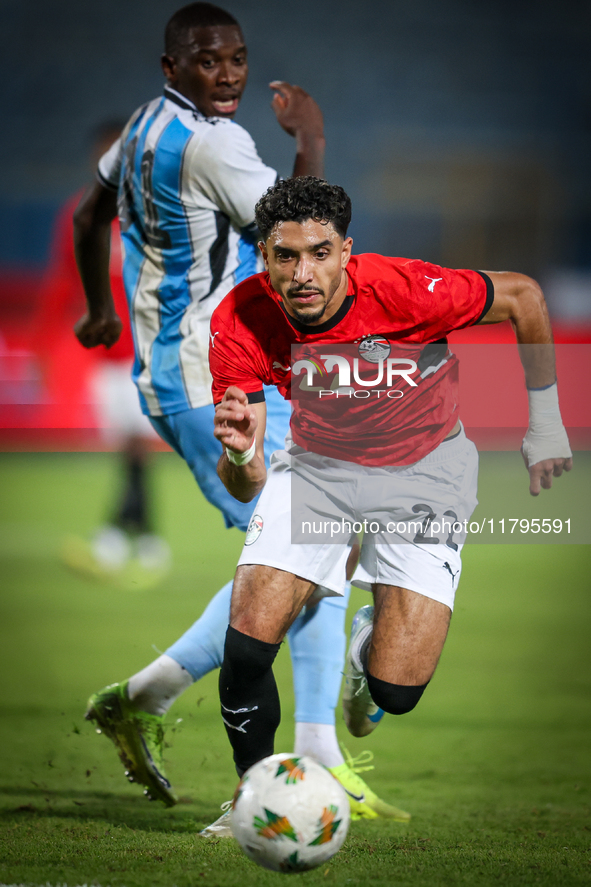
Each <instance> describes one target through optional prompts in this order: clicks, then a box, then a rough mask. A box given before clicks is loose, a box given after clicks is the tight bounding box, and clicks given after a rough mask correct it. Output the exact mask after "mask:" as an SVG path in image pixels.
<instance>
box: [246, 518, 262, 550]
mask: <svg viewBox="0 0 591 887" xmlns="http://www.w3.org/2000/svg"><path fill="white" fill-rule="evenodd" d="M262 532H263V519H262V517H261V516H260V514H253V516H252V517H251V519H250V523H249V525H248V529H247V531H246V538H245V540H244V544H245V545H252V544H253V543H254V542H256V541H257V539H258V538H259V536H260V535H261V533H262Z"/></svg>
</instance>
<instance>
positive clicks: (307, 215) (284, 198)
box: [254, 176, 351, 240]
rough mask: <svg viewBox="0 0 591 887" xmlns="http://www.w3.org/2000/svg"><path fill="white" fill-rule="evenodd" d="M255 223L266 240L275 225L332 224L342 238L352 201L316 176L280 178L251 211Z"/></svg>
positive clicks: (349, 215) (349, 216)
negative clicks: (295, 223)
mask: <svg viewBox="0 0 591 887" xmlns="http://www.w3.org/2000/svg"><path fill="white" fill-rule="evenodd" d="M254 216H255V222H256V224H257V227H258V229H259V231H260V233H261V237H262V238H263V240H267V238H268V237H269V235H270V234H271V231H272V230H273V228H274V227H275V225H276V224H277V223H278V222H305V221H306V219H313V220H314V221H315V222H332V224H333V225H334V227H335V228H336V230H337V231H338V233H339V234H340V236H341V237H343V238H345V237H346V236H347V228H348V227H349V222H350V221H351V199H350V197H349V195H348V194H346V193H345V191H344V190H343V189H342V188H341V187H340V186H339V185H329V184H328V182H326V181H325V180H324V179H318V178H316V177H315V176H298V177H297V178H292V179H281V180H280V181H278V182H276V183H275V184H274V185H273V186H272V187H271V188H269V189H268V190H267V191H266V192H265V193H264V194H263V196H262V197H261V199H260V200H259V202H258V203H257V205H256V207H255V210H254Z"/></svg>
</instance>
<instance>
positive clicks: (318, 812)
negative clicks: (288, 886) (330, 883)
mask: <svg viewBox="0 0 591 887" xmlns="http://www.w3.org/2000/svg"><path fill="white" fill-rule="evenodd" d="M349 819H350V813H349V800H348V798H347V794H346V792H345V790H344V788H343V786H342V785H341V784H340V782H338V780H336V779H335V777H334V776H333V775H332V773H330V771H329V770H327V769H326V767H323V766H322V764H318V763H317V762H316V761H314V760H313V759H312V758H309V757H306V756H304V757H301V758H298V757H296V756H295V755H293V754H278V755H271V756H270V757H268V758H263V760H262V761H259V762H258V763H257V764H255V765H254V766H253V767H251V768H250V770H247V772H246V773H245V774H244V776H243V777H242V779H241V780H240V783H239V785H238V788H237V789H236V794H235V795H234V801H233V803H232V817H231V821H232V831H233V832H234V837H235V838H236V840H237V841H238V843H239V844H240V846H241V847H242V849H243V850H244V852H245V853H246V855H247V856H248V857H249V858H250V859H252V860H253V861H254V862H257V863H258V864H259V865H262V866H264V867H265V868H267V869H271V870H272V871H274V872H305V871H307V870H308V869H313V868H316V866H317V865H322V863H323V862H327V861H328V860H329V859H330V858H331V857H332V856H334V854H335V853H336V852H337V850H340V848H341V846H342V844H343V841H344V840H345V838H346V836H347V829H348V828H349Z"/></svg>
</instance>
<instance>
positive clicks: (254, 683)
mask: <svg viewBox="0 0 591 887" xmlns="http://www.w3.org/2000/svg"><path fill="white" fill-rule="evenodd" d="M280 646H281V645H280V644H267V643H265V641H259V640H257V639H256V638H251V637H249V635H246V634H242V632H240V631H237V630H236V629H235V628H232V626H228V631H227V633H226V644H225V647H224V661H223V663H222V668H221V671H220V702H221V705H222V718H223V721H224V724H225V725H226V732H227V734H228V739H229V740H230V744H231V746H232V748H233V749H234V763H235V764H236V769H237V771H238V774H239V775H240V776H242V774H243V773H244V771H245V770H248V768H249V767H252V765H253V764H256V762H257V761H260V760H261V759H262V758H266V757H267V756H268V755H272V754H273V743H274V739H275V731H276V730H277V727H278V726H279V721H280V720H281V708H280V705H279V693H278V692H277V685H276V684H275V677H274V676H273V667H272V666H273V662H274V660H275V656H276V655H277V651H278V650H279V647H280Z"/></svg>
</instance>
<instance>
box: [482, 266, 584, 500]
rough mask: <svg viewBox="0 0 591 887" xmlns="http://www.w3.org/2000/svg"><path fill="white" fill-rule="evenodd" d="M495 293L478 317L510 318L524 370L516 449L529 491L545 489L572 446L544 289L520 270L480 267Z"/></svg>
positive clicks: (568, 461) (567, 463)
mask: <svg viewBox="0 0 591 887" xmlns="http://www.w3.org/2000/svg"><path fill="white" fill-rule="evenodd" d="M486 273H487V274H488V276H489V277H490V279H491V280H492V282H493V285H494V289H495V295H494V301H493V304H492V305H491V307H490V309H489V311H488V313H487V314H486V316H485V317H484V318H483V319H482V321H481V323H499V322H500V321H503V320H510V321H511V323H512V325H513V328H514V329H515V335H516V337H517V343H518V348H519V356H520V358H521V363H522V365H523V369H524V372H525V384H526V386H527V393H528V401H529V427H528V429H527V432H526V435H525V437H524V439H523V445H522V447H521V452H522V455H523V458H524V461H525V464H526V467H527V469H528V471H529V477H530V484H529V491H530V493H531V495H532V496H537V495H539V493H540V490H541V489H544V490H549V489H550V487H551V486H552V478H553V477H560V475H561V474H562V472H563V471H570V470H571V468H572V452H571V449H570V445H569V442H568V437H567V434H566V430H565V428H564V425H563V424H562V418H561V416H560V409H559V406H558V390H557V384H556V361H555V356H554V344H553V341H552V328H551V326H550V318H549V317H548V309H547V307H546V301H545V299H544V294H543V293H542V290H541V288H540V286H539V284H537V283H536V281H535V280H532V278H531V277H526V276H525V275H524V274H513V273H510V272H502V273H493V272H490V271H487V272H486Z"/></svg>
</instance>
